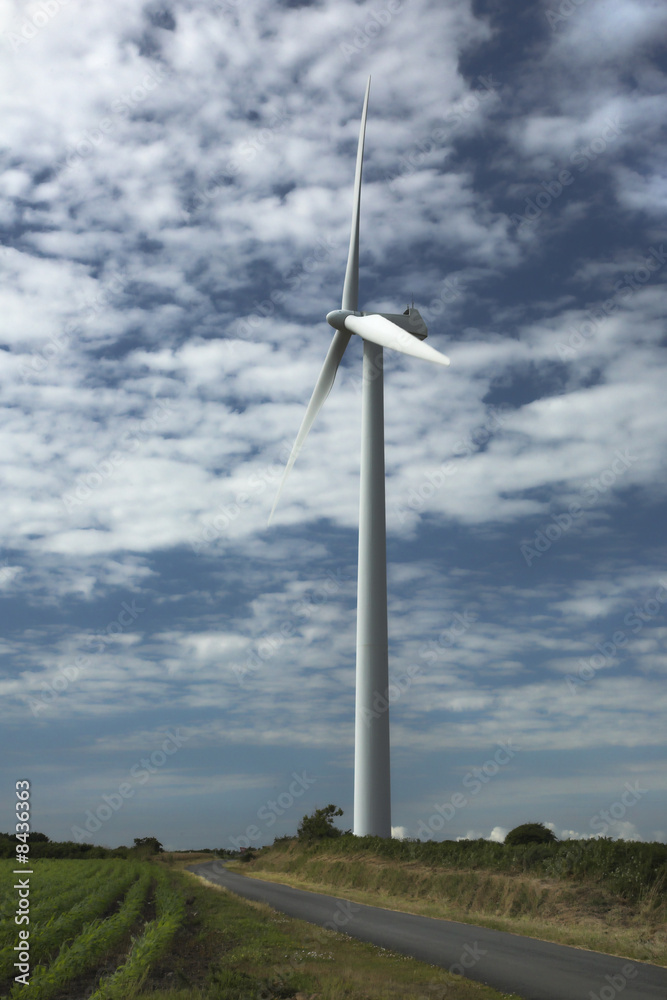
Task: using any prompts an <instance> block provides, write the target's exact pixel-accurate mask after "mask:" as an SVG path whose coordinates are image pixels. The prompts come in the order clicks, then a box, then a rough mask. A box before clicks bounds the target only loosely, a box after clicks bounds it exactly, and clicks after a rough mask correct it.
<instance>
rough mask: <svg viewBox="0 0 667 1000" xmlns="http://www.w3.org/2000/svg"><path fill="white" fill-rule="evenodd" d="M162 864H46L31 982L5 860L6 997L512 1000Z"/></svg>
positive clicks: (33, 918) (35, 897)
mask: <svg viewBox="0 0 667 1000" xmlns="http://www.w3.org/2000/svg"><path fill="white" fill-rule="evenodd" d="M197 860H211V857H210V855H205V856H202V857H197V856H188V857H187V858H180V859H178V860H176V859H173V858H167V857H164V858H162V859H160V860H159V861H158V860H152V861H133V860H115V859H109V860H51V859H38V860H36V861H35V862H34V863H33V866H32V867H33V874H32V875H31V876H30V925H29V931H30V938H29V941H30V955H31V958H30V966H31V974H30V985H29V987H28V988H27V989H26V987H25V986H23V985H21V984H19V983H15V982H14V975H15V971H16V970H14V969H13V963H14V962H15V961H16V958H15V956H16V952H15V951H14V946H15V944H17V942H18V930H19V928H18V927H17V926H16V925H15V923H14V920H13V915H14V911H15V908H16V894H15V893H13V891H12V885H13V883H14V882H15V881H16V878H17V877H19V878H20V876H14V875H13V874H12V870H13V868H14V863H13V861H10V860H7V861H5V860H3V861H0V879H1V884H2V893H1V894H0V898H1V899H2V900H3V902H2V905H1V906H0V912H1V915H2V918H3V919H2V924H1V926H2V934H1V936H0V997H1V998H2V1000H15V998H17V997H26V996H27V997H29V998H30V1000H272V998H274V997H275V998H279V997H280V998H289V997H293V998H294V1000H386V998H389V997H392V998H399V997H400V998H402V1000H501V997H507V994H500V993H498V992H497V991H495V990H492V989H489V988H488V987H485V986H482V985H480V984H477V983H473V982H471V981H470V980H465V979H461V978H460V977H459V976H455V975H451V974H450V973H448V972H446V971H444V970H441V969H438V968H435V967H433V966H429V965H426V964H423V963H421V962H416V961H413V960H412V959H409V958H406V957H405V956H403V955H396V954H393V953H391V952H387V951H385V950H383V949H382V948H377V947H375V946H373V945H369V944H365V943H363V942H360V941H354V940H353V939H350V938H349V937H347V936H346V935H345V934H338V933H335V932H332V931H329V930H324V929H322V928H319V927H316V926H314V925H311V924H307V923H304V922H303V921H300V920H293V919H292V918H290V917H286V916H284V915H282V914H280V913H276V912H275V911H274V910H272V909H271V908H270V907H268V906H265V905H264V904H258V903H250V902H248V901H245V900H241V899H239V898H238V897H237V896H234V895H233V894H232V893H229V892H227V891H226V890H223V889H219V888H216V887H214V886H211V885H210V884H205V883H203V882H202V881H201V880H200V879H198V878H197V877H196V876H194V875H191V874H189V873H186V872H184V871H182V870H180V869H182V868H183V867H184V866H185V864H190V863H192V862H193V861H197Z"/></svg>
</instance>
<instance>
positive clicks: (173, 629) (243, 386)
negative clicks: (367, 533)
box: [0, 0, 667, 849]
mask: <svg viewBox="0 0 667 1000" xmlns="http://www.w3.org/2000/svg"><path fill="white" fill-rule="evenodd" d="M666 29H667V8H666V7H665V6H664V4H663V3H662V2H660V0H562V2H559V0H536V2H530V3H526V2H524V3H516V2H510V0H480V2H476V0H475V2H473V0H447V2H440V0H372V2H366V0H363V2H352V0H336V2H335V3H334V2H333V0H316V2H312V3H309V2H298V0H284V2H276V0H216V2H214V0H174V2H172V3H162V4H158V3H148V4H141V3H137V2H136V0H131V2H130V0H118V2H116V3H114V4H113V5H111V4H108V3H102V2H100V0H94V2H91V3H88V4H85V5H84V4H81V3H79V2H78V0H38V2H36V3H32V2H31V3H28V4H25V5H24V4H19V3H15V2H13V0H3V3H2V5H1V6H0V43H1V45H2V59H1V60H0V104H1V113H0V271H1V273H2V280H1V282H0V379H1V382H2V387H1V396H0V413H1V424H0V435H1V447H0V461H1V463H2V466H1V469H2V471H1V475H2V497H3V503H2V516H1V517H0V530H1V532H2V538H1V540H0V546H1V548H0V594H1V596H2V601H1V604H0V606H1V608H2V611H1V614H2V625H3V628H2V638H1V640H0V646H1V652H2V658H1V666H0V694H1V698H0V712H1V713H2V717H3V726H2V753H1V756H0V769H1V771H2V787H3V794H2V796H0V799H1V800H2V805H1V806H0V830H4V831H10V832H11V831H13V829H14V822H15V819H14V804H13V802H14V798H13V797H14V791H13V790H14V783H15V782H16V781H19V780H24V779H27V780H29V781H30V783H31V803H32V815H33V820H32V822H33V829H35V830H39V831H41V832H44V833H46V834H47V835H48V836H49V837H50V838H51V839H56V840H65V839H67V840H85V841H86V842H90V843H95V844H103V845H108V846H112V847H113V846H117V845H119V844H131V843H132V840H133V838H135V837H144V836H155V837H157V838H158V839H159V840H160V841H161V843H162V844H163V845H164V846H165V847H167V848H171V849H178V848H193V849H196V848H200V847H227V848H233V847H240V846H252V845H255V846H258V845H260V844H266V843H271V842H272V841H273V839H274V838H275V837H278V836H283V835H286V834H294V833H295V832H296V829H297V826H298V824H299V822H300V820H301V818H302V817H303V816H304V815H305V814H307V813H310V812H312V811H313V810H314V809H315V808H320V807H322V806H325V805H327V804H329V803H334V804H336V805H337V806H339V807H340V808H342V809H343V810H344V815H343V816H342V817H341V818H339V819H338V820H337V822H338V824H339V826H340V827H341V829H350V828H352V826H353V817H352V802H353V755H354V745H353V744H354V673H355V663H354V657H355V616H356V612H355V606H356V559H357V518H358V485H359V484H358V479H359V445H360V407H361V394H360V386H361V344H360V342H359V338H358V337H356V336H353V337H352V340H351V342H350V345H349V348H348V350H347V352H346V354H345V357H344V359H343V362H342V365H341V368H340V370H339V373H338V376H337V379H336V384H335V385H334V388H333V390H332V392H331V394H330V396H329V398H328V400H327V402H326V404H325V406H324V408H323V410H322V412H321V414H320V416H319V418H318V420H317V422H316V424H315V426H314V427H313V430H312V432H311V434H310V437H309V438H308V441H307V442H306V445H305V447H304V449H303V451H302V452H301V454H300V456H299V459H298V461H297V463H296V465H295V467H294V470H293V472H292V473H291V475H290V477H289V479H288V481H287V484H286V486H285V489H284V491H283V494H282V497H281V501H280V504H279V506H278V509H277V512H276V515H275V518H274V521H273V522H272V523H271V526H268V525H267V521H268V515H269V511H270V509H271V505H272V503H273V499H274V496H275V492H276V489H277V486H278V483H279V480H280V477H281V474H282V469H283V467H284V464H285V460H286V457H287V455H288V453H289V450H290V448H291V445H292V443H293V441H294V438H295V437H296V433H297V431H298V428H299V425H300V422H301V420H302V417H303V414H304V412H305V406H306V404H307V402H308V400H309V398H310V394H311V392H312V389H313V387H314V385H315V381H316V378H317V375H318V373H319V370H320V368H321V366H322V363H323V360H324V357H325V355H326V351H327V349H328V346H329V344H330V341H331V337H332V334H333V331H332V330H331V328H330V327H329V326H328V325H327V324H326V322H325V320H324V317H325V315H326V313H327V312H328V311H329V310H331V309H336V308H339V306H340V299H341V294H342V284H343V275H344V271H345V262H346V257H347V245H348V240H349V226H350V215H351V205H352V186H353V178H354V162H355V155H356V145H357V137H358V129H359V119H360V113H361V106H362V101H363V95H364V90H365V86H366V81H367V78H368V76H369V75H370V76H371V77H372V83H371V92H370V104H369V113H368V126H367V132H366V148H365V159H364V178H363V190H362V207H361V251H360V308H361V309H365V310H367V311H368V310H378V311H386V312H400V311H402V310H403V309H404V308H406V305H407V304H408V303H410V302H411V301H412V300H413V299H414V303H415V305H416V306H417V308H418V309H419V310H420V312H421V314H422V316H423V317H424V319H425V321H426V323H427V324H428V327H429V339H428V341H427V343H429V344H431V345H432V346H433V347H435V348H436V349H437V350H439V351H442V352H443V353H445V354H446V355H448V356H449V357H450V358H451V367H450V368H449V369H442V368H438V367H436V366H432V365H427V364H426V363H424V362H422V361H419V360H416V359H414V358H409V357H406V356H404V355H399V354H395V353H391V352H389V351H387V352H385V365H384V370H385V434H386V492H387V497H386V507H387V553H388V602H389V638H390V667H389V669H390V687H389V690H388V692H387V697H386V698H385V701H384V704H379V705H378V711H385V710H388V711H389V713H390V720H391V748H392V750H391V754H392V757H391V760H392V825H393V831H394V835H395V836H399V837H419V838H420V839H422V840H426V839H429V838H432V839H435V840H440V839H445V838H447V839H456V838H465V837H469V838H470V837H485V838H491V839H493V840H502V838H503V836H504V834H505V833H506V832H507V831H508V830H509V829H511V828H513V827H514V826H517V825H518V824H520V823H524V822H543V823H545V824H547V825H549V826H550V828H551V829H553V830H554V832H555V833H556V835H557V836H558V837H561V838H569V837H592V836H604V835H606V836H609V837H614V838H624V839H630V840H645V841H650V840H658V841H663V842H664V841H666V840H667V821H666V819H665V786H666V784H667V770H666V769H665V766H664V763H665V742H666V741H667V725H665V721H666V720H665V709H666V708H667V688H666V685H665V680H666V677H665V675H666V672H667V656H666V644H667V621H666V619H665V612H666V610H667V566H666V565H665V556H666V554H667V544H666V540H665V531H664V525H665V493H666V483H665V446H666V444H667V398H666V396H665V390H664V386H665V354H664V347H665V301H666V296H665V289H666V287H667V285H666V283H667V232H666V231H665V210H666V209H667V173H666V170H667V168H666V167H665V164H666V163H667V138H666V136H665V130H664V117H665V110H666V101H665V82H666V75H665V74H666V71H667V61H666V59H665V49H664V39H665V37H666V35H665V33H666ZM663 241H664V242H663ZM387 705H388V708H387Z"/></svg>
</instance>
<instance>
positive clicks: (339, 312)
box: [327, 309, 363, 333]
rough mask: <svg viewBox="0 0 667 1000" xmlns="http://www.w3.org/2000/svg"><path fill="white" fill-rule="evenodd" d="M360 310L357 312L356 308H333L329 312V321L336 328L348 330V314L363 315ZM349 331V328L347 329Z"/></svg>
mask: <svg viewBox="0 0 667 1000" xmlns="http://www.w3.org/2000/svg"><path fill="white" fill-rule="evenodd" d="M361 315H363V314H362V313H360V312H355V310H354V309H332V310H331V312H328V313H327V323H328V324H329V326H332V327H333V328H334V330H343V331H346V330H347V328H346V326H345V320H346V319H347V317H348V316H361ZM347 332H348V333H349V330H347Z"/></svg>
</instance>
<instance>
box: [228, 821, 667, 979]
mask: <svg viewBox="0 0 667 1000" xmlns="http://www.w3.org/2000/svg"><path fill="white" fill-rule="evenodd" d="M337 846H338V845H337ZM230 867H232V868H233V869H234V870H237V871H239V872H241V873H242V874H246V875H251V876H252V877H254V878H265V879H268V880H271V881H277V882H282V883H284V884H287V885H292V886H295V887H298V888H303V889H309V890H311V891H315V892H325V893H333V894H334V895H337V896H343V897H345V898H346V899H350V900H353V901H354V902H358V903H368V904H369V905H375V906H383V907H385V908H387V909H393V910H402V911H404V912H409V913H418V914H422V915H423V916H429V917H439V918H445V919H449V920H457V921H461V922H463V923H470V924H476V925H479V926H482V927H491V928H494V929H496V930H503V931H510V932H512V933H514V934H523V935H527V936H529V937H534V938H539V939H541V940H544V941H554V942H557V943H560V944H567V945H572V946H574V947H580V948H588V949H591V950H592V951H601V952H605V953H606V954H610V955H619V956H621V957H627V958H631V959H634V960H638V961H648V962H653V963H655V964H657V965H667V923H666V919H667V903H666V900H665V896H664V893H663V892H662V890H661V887H660V885H659V884H658V883H654V884H653V886H652V887H651V888H650V889H649V890H648V891H646V892H644V893H643V894H642V896H641V897H640V898H639V899H637V900H632V899H628V898H627V897H625V896H622V895H619V894H618V893H614V892H612V891H611V890H610V889H609V888H607V887H606V886H605V885H604V884H600V883H599V882H598V881H594V880H586V879H577V880H576V881H574V880H572V879H564V878H560V879H558V878H553V877H552V878H548V877H545V876H540V875H533V874H529V873H528V874H522V873H519V872H516V873H508V872H503V871H494V870H489V869H484V868H477V869H470V870H465V869H461V868H460V867H456V868H454V867H451V866H449V867H445V866H443V865H442V864H439V863H437V862H435V861H434V862H432V863H431V864H428V863H425V862H424V861H421V860H415V861H405V860H400V859H399V860H395V859H392V858H388V857H382V856H378V855H377V854H374V853H373V852H371V851H368V850H362V851H357V852H356V853H355V852H353V851H352V850H348V852H347V853H346V854H345V855H344V857H343V856H341V851H340V849H334V850H329V849H328V848H327V845H326V844H324V845H320V846H319V847H314V848H306V847H305V846H304V845H302V844H300V843H299V842H298V841H296V840H290V841H282V842H276V843H275V844H274V845H273V847H269V848H263V849H262V850H261V851H260V852H259V853H258V854H257V856H256V858H255V859H254V860H253V861H250V862H247V863H240V862H232V863H231V865H230Z"/></svg>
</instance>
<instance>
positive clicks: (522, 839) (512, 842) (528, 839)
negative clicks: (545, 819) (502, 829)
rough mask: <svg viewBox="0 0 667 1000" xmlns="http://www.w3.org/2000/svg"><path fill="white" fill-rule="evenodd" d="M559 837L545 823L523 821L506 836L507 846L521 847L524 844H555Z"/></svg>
mask: <svg viewBox="0 0 667 1000" xmlns="http://www.w3.org/2000/svg"><path fill="white" fill-rule="evenodd" d="M557 839H558V838H557V837H556V835H555V833H553V831H552V830H550V829H549V828H548V827H547V826H545V825H544V823H522V824H521V826H515V827H514V829H513V830H510V832H509V833H508V834H507V836H506V837H505V844H506V846H507V847H521V846H522V845H523V844H554V843H555V842H556V840H557Z"/></svg>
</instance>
